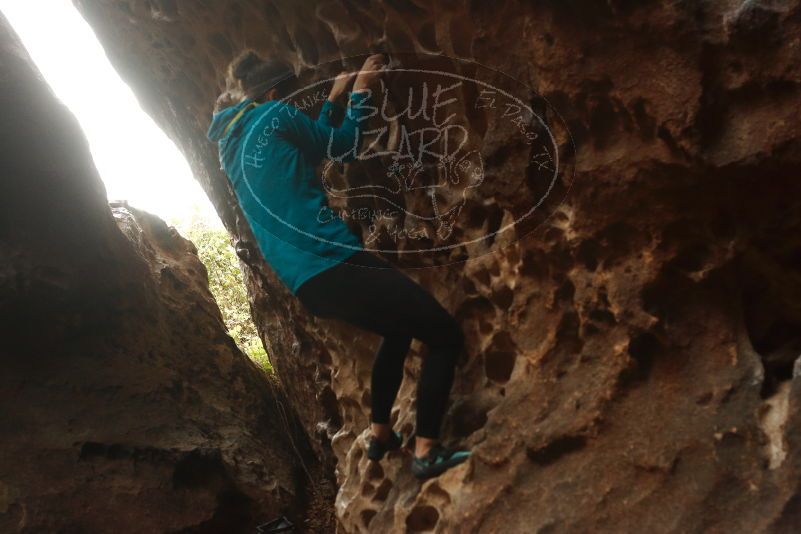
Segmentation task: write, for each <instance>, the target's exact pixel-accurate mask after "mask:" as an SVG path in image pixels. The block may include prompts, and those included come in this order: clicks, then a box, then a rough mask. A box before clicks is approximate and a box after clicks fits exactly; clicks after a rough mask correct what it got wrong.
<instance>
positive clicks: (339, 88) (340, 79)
mask: <svg viewBox="0 0 801 534" xmlns="http://www.w3.org/2000/svg"><path fill="white" fill-rule="evenodd" d="M355 76H356V73H355V72H345V71H343V72H340V73H339V74H338V75H337V77H336V78H334V86H333V87H331V92H330V93H329V94H328V100H330V101H331V102H334V101H336V100H337V99H338V98H339V97H340V96H342V95H343V94H344V93H345V91H346V90H347V89H348V85H350V83H351V82H352V81H353V79H354V77H355Z"/></svg>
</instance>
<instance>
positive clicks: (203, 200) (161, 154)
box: [0, 0, 272, 372]
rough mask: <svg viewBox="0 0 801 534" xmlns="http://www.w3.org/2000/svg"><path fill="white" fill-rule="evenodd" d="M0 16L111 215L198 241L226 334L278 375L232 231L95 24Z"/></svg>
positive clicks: (14, 10)
mask: <svg viewBox="0 0 801 534" xmlns="http://www.w3.org/2000/svg"><path fill="white" fill-rule="evenodd" d="M162 4H163V5H164V6H167V7H169V6H171V5H172V6H174V2H163V3H162ZM0 9H1V10H2V13H3V14H4V15H5V16H6V17H7V18H8V20H9V22H10V23H11V25H12V27H13V28H14V29H15V31H16V32H17V34H18V35H19V37H20V39H21V40H22V42H23V44H24V46H25V48H26V49H27V51H28V53H29V54H30V55H31V57H32V59H33V60H34V62H35V64H36V66H37V67H38V69H39V70H40V72H41V73H42V76H43V77H44V79H45V81H46V82H47V83H48V84H49V86H50V88H51V90H52V91H53V93H54V94H55V95H56V96H57V97H58V98H59V99H60V100H61V101H62V102H63V103H64V104H65V105H66V106H67V107H68V108H69V110H70V111H71V112H72V113H73V115H74V116H75V117H76V119H77V120H78V123H79V124H80V126H81V129H82V130H83V132H84V135H85V137H86V140H87V142H88V144H89V148H90V151H91V154H92V159H93V161H94V164H95V167H96V168H97V171H98V174H99V175H100V178H101V179H102V181H103V184H104V186H105V189H106V195H107V198H108V200H109V202H110V204H111V206H112V208H113V209H117V210H125V209H127V206H129V205H130V206H132V207H134V208H136V209H141V210H144V211H147V212H149V213H152V214H154V215H157V216H158V217H160V218H161V219H162V220H164V221H165V222H166V223H167V224H168V225H170V226H172V227H174V228H175V229H176V230H177V231H178V233H179V234H180V235H181V236H183V237H185V238H187V239H189V240H190V241H192V243H193V244H194V245H195V247H196V249H197V254H198V257H199V258H200V260H201V262H203V264H204V266H205V267H206V271H207V275H208V282H209V289H210V290H211V293H212V295H213V297H214V299H215V301H216V302H217V305H218V307H219V308H220V311H221V313H222V316H223V321H224V323H225V326H226V328H227V330H228V333H229V335H230V336H231V337H232V338H233V339H234V341H235V342H236V344H237V346H238V347H239V348H240V350H242V352H244V353H245V354H247V355H248V356H249V357H250V358H251V359H252V360H253V361H254V362H256V363H257V364H258V365H259V367H260V368H262V369H263V370H265V371H266V372H271V371H272V364H271V362H270V359H269V356H268V355H267V352H266V350H265V347H264V344H263V342H262V340H261V338H260V336H259V334H258V331H257V329H256V326H255V324H254V321H253V318H252V316H251V311H250V305H249V302H248V296H247V289H246V287H245V282H244V278H243V273H242V270H241V267H240V264H239V259H238V256H237V254H236V252H235V250H234V248H233V246H232V243H231V238H230V236H229V234H228V232H227V231H226V229H225V227H224V226H223V224H222V222H221V220H220V217H219V216H218V214H217V212H216V211H215V208H214V206H213V205H212V203H211V202H210V200H209V198H208V196H207V195H206V193H205V191H203V189H202V187H201V186H200V184H199V183H198V182H197V180H196V179H195V177H194V176H193V173H192V170H191V168H190V166H189V163H188V162H187V160H186V158H185V157H184V155H183V154H182V153H181V151H180V150H179V149H178V148H177V146H176V145H175V143H174V142H173V141H172V140H171V139H170V138H169V137H168V136H167V135H166V133H165V132H164V131H163V130H162V129H161V127H160V126H159V125H158V124H157V123H156V122H155V121H154V120H153V119H152V118H151V117H150V115H148V114H147V113H146V112H145V111H144V110H143V109H142V107H141V106H140V103H139V101H138V100H137V98H136V97H135V95H134V93H133V91H132V90H131V88H130V87H129V86H128V85H127V84H126V83H125V82H124V81H123V80H122V78H121V77H120V76H119V74H118V73H117V71H116V70H115V68H114V67H113V66H112V64H111V62H110V60H109V58H108V57H107V56H106V53H105V51H104V49H103V47H102V45H101V44H100V42H99V41H98V39H97V36H96V35H95V33H94V31H93V30H92V28H91V26H90V25H89V24H88V23H87V22H86V21H85V20H84V18H83V17H82V16H81V14H80V13H79V12H78V11H77V9H76V8H75V7H74V6H73V4H72V3H71V2H63V3H53V5H50V6H48V10H50V11H51V13H50V15H51V16H49V17H42V16H41V13H40V11H41V9H40V8H39V7H37V5H36V4H35V3H32V2H21V1H12V0H4V1H3V2H0ZM54 40H56V41H58V42H59V46H53V42H54ZM75 58H80V61H75ZM87 80H91V83H87ZM109 109H113V113H109Z"/></svg>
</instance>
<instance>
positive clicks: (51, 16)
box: [0, 0, 221, 226]
mask: <svg viewBox="0 0 801 534" xmlns="http://www.w3.org/2000/svg"><path fill="white" fill-rule="evenodd" d="M0 11H2V12H3V14H4V15H5V16H6V18H8V20H9V22H10V23H11V25H12V26H13V27H14V29H15V30H16V32H17V34H18V35H19V37H20V39H21V40H22V42H23V43H24V44H25V47H26V48H27V49H28V53H29V54H30V55H31V57H32V58H33V60H34V61H35V62H36V65H37V66H38V67H39V70H40V71H41V72H42V74H43V75H44V77H45V79H46V80H47V81H48V83H49V84H50V86H51V87H52V88H53V91H54V92H55V93H56V95H58V97H59V98H60V99H61V100H62V102H64V103H65V104H66V105H67V107H69V108H70V109H71V110H72V112H73V113H74V114H75V116H76V117H77V118H78V121H79V122H80V124H81V127H82V128H83V131H84V133H85V134H86V137H87V138H88V140H89V146H90V148H91V150H92V157H93V158H94V161H95V166H96V167H97V170H98V171H99V172H100V176H101V178H102V179H103V182H104V183H105V184H106V191H107V193H108V198H109V200H122V199H125V200H128V202H129V203H130V204H131V205H132V206H134V207H136V208H141V209H144V210H146V211H149V212H151V213H155V214H156V215H158V216H160V217H161V218H163V219H165V220H166V221H168V222H170V223H172V222H173V221H176V220H179V219H180V220H186V219H187V218H189V217H191V216H192V215H193V214H196V213H197V214H198V215H199V216H200V217H201V218H202V219H204V220H206V221H207V223H208V224H211V225H215V226H221V223H220V221H219V218H218V217H217V214H216V213H215V211H214V208H213V207H212V205H211V202H209V199H208V197H206V194H205V193H204V192H203V189H202V188H201V187H200V184H198V183H197V181H196V180H195V179H194V177H193V176H192V171H191V170H190V168H189V164H188V163H187V162H186V159H185V158H184V156H183V154H181V152H180V151H179V150H178V148H176V146H175V144H174V143H173V142H172V141H171V140H170V139H169V138H168V137H167V136H166V135H165V134H164V132H163V131H161V129H159V127H158V126H156V124H155V123H154V122H153V120H152V119H151V118H150V116H149V115H147V114H146V113H145V112H144V111H143V110H142V108H141V107H140V106H139V103H138V102H137V100H136V97H135V96H134V94H133V92H132V91H131V89H130V88H129V87H128V86H127V85H126V84H125V83H124V82H123V81H122V79H121V78H120V77H119V75H118V74H117V71H115V70H114V68H113V67H112V66H111V63H110V62H109V60H108V58H107V57H106V54H105V52H104V51H103V48H102V47H101V46H100V43H99V42H98V41H97V38H96V37H95V34H94V32H93V31H92V29H91V28H90V27H89V25H88V24H87V23H86V21H85V20H84V19H83V18H82V17H81V15H80V14H79V13H78V11H77V10H76V9H75V7H73V5H72V2H71V1H70V0H0Z"/></svg>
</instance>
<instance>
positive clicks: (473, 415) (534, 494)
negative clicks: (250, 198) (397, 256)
mask: <svg viewBox="0 0 801 534" xmlns="http://www.w3.org/2000/svg"><path fill="white" fill-rule="evenodd" d="M75 4H76V6H78V8H79V9H80V10H81V12H82V13H83V14H84V16H85V17H86V18H87V20H88V21H89V23H90V24H91V25H92V27H93V28H94V29H95V31H96V33H97V35H98V37H99V39H100V40H101V42H102V43H103V45H104V46H105V48H106V51H107V53H108V55H109V57H110V59H111V61H112V62H113V63H114V65H115V66H116V68H117V69H118V70H119V72H120V73H121V74H122V76H123V77H124V78H125V79H126V80H127V81H128V82H129V83H130V84H131V86H132V87H133V89H134V91H135V92H136V94H137V95H138V97H139V99H140V101H141V102H142V105H143V107H144V108H145V109H146V110H147V111H148V112H149V113H150V114H151V115H152V116H153V117H154V118H155V120H156V121H157V122H158V123H159V124H160V125H161V126H162V128H164V130H165V131H166V132H167V133H168V135H170V136H171V137H172V138H173V139H174V140H175V142H176V143H177V144H178V146H179V147H180V148H181V149H182V150H183V152H184V153H185V154H186V156H187V157H188V158H189V161H190V163H191V165H192V167H193V169H194V170H195V173H196V175H197V177H198V179H199V180H200V182H201V183H202V185H203V186H204V188H205V189H206V191H207V192H208V193H209V195H210V197H211V198H212V199H213V201H214V202H215V205H216V206H217V209H218V211H219V213H220V215H221V216H222V217H223V219H224V221H225V223H226V225H227V227H228V229H229V231H230V232H231V233H232V234H234V235H235V236H236V237H237V238H238V239H239V240H241V241H242V242H252V237H251V236H250V234H249V230H248V228H247V224H246V223H245V222H244V220H243V219H242V217H241V214H239V212H238V210H237V208H236V206H235V202H234V198H233V196H232V194H231V191H230V189H229V188H228V187H227V186H226V179H225V177H224V176H223V175H222V173H221V172H220V170H219V164H218V161H217V154H216V147H215V146H214V145H213V144H211V143H209V142H207V140H206V139H205V130H206V127H207V126H208V123H209V119H210V116H211V112H212V108H213V106H214V104H215V102H217V101H218V99H219V101H220V102H221V103H225V102H229V101H235V100H236V99H237V97H238V96H239V95H237V93H236V91H235V88H234V87H233V86H232V84H231V83H230V80H226V78H225V74H224V68H225V66H226V65H227V64H228V62H229V61H230V60H231V59H232V58H233V57H234V55H236V53H237V52H238V51H239V50H240V49H241V48H243V47H244V46H252V47H255V48H257V49H258V50H260V51H262V52H263V53H270V54H273V55H276V56H278V57H281V58H283V59H286V60H287V61H289V62H290V63H292V64H293V65H294V66H296V67H298V68H300V67H313V66H315V65H318V64H322V63H325V62H328V61H331V60H338V59H341V58H344V57H349V56H352V55H354V54H363V53H366V52H368V51H370V50H371V49H377V48H379V47H380V48H382V49H385V50H388V51H390V52H402V51H404V52H408V51H418V52H432V53H440V54H445V55H448V56H451V57H457V58H464V59H469V60H472V61H475V62H477V63H479V64H482V65H487V66H490V67H492V68H493V69H497V70H498V71H501V72H503V73H505V74H506V75H508V76H510V77H512V78H514V79H516V80H519V81H520V82H521V83H523V84H525V85H527V86H529V87H531V88H532V89H533V90H534V91H536V93H538V94H540V95H542V96H543V97H545V98H546V99H547V100H548V102H550V103H551V104H552V106H553V108H554V109H555V110H557V111H558V113H559V114H560V115H561V116H562V117H563V118H564V121H565V123H566V124H567V126H568V129H569V131H570V133H571V134H572V138H573V141H574V143H575V147H576V153H575V177H574V179H573V180H572V183H568V182H567V180H566V178H565V179H563V180H562V181H561V182H560V183H559V184H557V189H558V190H560V193H563V195H562V197H563V198H564V202H562V203H561V204H558V205H554V206H551V207H550V208H549V209H550V212H551V213H550V215H551V216H550V217H548V218H547V219H544V220H542V221H540V224H539V225H538V226H537V228H536V229H535V230H534V231H532V232H530V233H527V234H526V235H522V234H521V235H512V236H507V237H506V238H504V240H502V242H501V243H498V244H497V246H495V247H494V249H493V250H492V251H491V253H483V252H486V251H482V250H481V249H465V250H459V251H454V254H455V255H457V256H459V257H460V258H461V259H464V255H466V257H467V260H466V261H461V262H459V263H452V264H450V265H444V266H443V265H442V263H443V262H440V263H439V265H440V266H432V267H431V268H429V269H409V270H408V273H409V274H410V276H413V277H414V278H415V279H417V280H418V281H419V282H420V283H421V284H422V285H424V286H425V287H426V288H427V289H429V290H430V291H431V292H432V293H433V294H434V295H435V296H436V297H437V298H438V299H439V300H440V302H442V304H443V305H444V306H445V307H446V308H447V309H448V310H449V311H451V312H452V313H454V314H455V316H456V317H457V318H458V319H459V321H460V323H461V324H462V326H463V328H464V331H465V334H466V337H467V350H466V354H465V362H464V363H463V365H462V366H461V367H460V368H459V371H458V374H457V378H456V383H455V386H454V390H453V397H452V398H453V402H452V405H451V409H450V412H449V417H448V418H447V423H446V425H445V428H444V434H443V436H444V438H445V439H446V441H447V442H449V443H459V444H462V445H467V446H470V447H472V448H473V451H474V455H473V458H472V459H471V460H470V461H469V462H467V463H466V464H465V465H463V466H460V467H458V468H456V469H453V470H451V471H450V472H448V473H447V474H445V475H443V476H441V477H439V478H438V479H436V480H432V481H428V482H426V483H424V484H420V483H418V482H416V481H415V480H414V479H413V478H412V477H411V475H410V474H409V471H408V465H407V462H408V459H404V458H402V457H400V456H392V457H390V458H389V459H388V460H387V461H385V462H383V463H381V464H379V465H376V464H371V463H370V462H368V461H367V459H366V458H365V455H364V439H365V437H366V428H367V425H368V420H369V411H368V410H369V395H370V392H369V372H370V365H371V357H372V353H373V351H374V350H375V348H376V345H377V343H378V341H379V339H378V338H377V337H376V336H374V335H372V334H368V333H365V332H361V331H359V330H357V329H355V328H351V327H348V326H347V325H344V324H341V323H338V322H335V321H327V320H320V319H315V318H313V317H311V316H309V315H308V314H307V313H306V312H305V311H304V310H303V309H302V307H301V306H300V305H299V304H298V303H297V302H296V301H295V300H294V299H293V298H292V297H291V295H289V293H288V292H287V291H286V290H285V289H284V288H283V287H282V286H281V285H280V283H279V282H278V280H277V279H276V278H275V276H274V274H273V273H272V272H271V271H270V269H269V267H267V266H266V265H265V264H264V263H263V262H262V261H261V260H260V259H259V258H258V257H256V256H254V255H251V256H250V257H247V256H246V255H245V254H244V253H243V258H245V263H246V264H247V265H246V271H247V272H246V275H247V283H248V286H249V290H250V295H251V299H252V306H253V309H254V313H255V316H256V320H257V323H258V326H259V328H260V331H261V333H262V335H263V337H264V339H265V340H266V342H267V345H268V351H269V353H270V355H271V357H272V358H273V361H274V363H275V366H276V368H277V370H278V375H279V377H280V379H281V381H282V383H283V384H284V385H285V387H286V389H287V391H288V395H289V399H290V400H291V402H292V404H293V405H294V406H295V407H296V409H297V410H298V411H299V413H300V417H301V419H302V421H303V425H304V427H305V428H306V430H307V432H308V434H309V435H310V436H311V437H312V439H313V441H314V446H315V450H316V452H317V455H318V456H319V457H320V458H322V459H323V461H324V462H326V465H327V466H328V467H329V469H334V466H336V467H335V469H336V478H337V481H338V484H339V491H338V495H337V499H336V513H337V517H338V520H339V525H340V530H341V531H342V532H365V531H371V532H402V531H410V532H504V533H506V532H542V533H544V532H549V533H555V532H587V531H592V532H743V533H745V532H748V533H750V532H795V531H798V530H799V528H801V494H800V493H799V491H800V490H801V463H800V462H801V460H799V459H800V458H801V454H799V446H801V413H799V401H801V393H800V392H799V391H800V390H799V380H798V378H797V375H798V374H799V372H801V371H799V366H798V365H796V362H797V358H798V356H799V355H801V345H800V344H799V343H800V342H801V307H799V302H801V275H799V270H801V240H800V239H799V235H801V233H800V232H799V229H801V221H800V220H799V218H800V217H801V216H800V215H799V213H801V211H800V210H799V208H801V206H800V205H799V204H801V181H800V180H799V176H801V173H800V172H799V170H800V169H799V155H798V154H799V153H800V152H799V149H800V148H801V146H800V143H799V135H800V134H801V132H799V129H800V128H801V126H800V125H801V122H800V121H799V117H800V116H801V98H799V97H800V96H801V95H800V94H799V91H801V86H800V85H799V84H800V83H801V67H800V66H799V61H800V60H799V58H801V54H799V50H801V7H800V6H799V2H798V1H788V2H768V1H745V2H704V3H693V2H646V3H632V2H618V1H611V2H605V3H599V2H590V1H572V2H557V1H544V2H522V1H519V2H515V1H507V2H477V1H473V2H466V1H441V2H422V1H412V0H393V1H387V2H378V1H358V2H357V1H325V2H306V1H303V2H295V1H292V2H290V1H274V2H268V1H257V0H251V1H219V2H216V1H215V2H211V1H199V0H197V1H191V2H190V1H188V0H183V1H182V0H169V1H168V0H151V1H149V2H138V1H124V0H76V1H75ZM356 66H357V65H354V64H352V62H350V61H343V62H342V67H349V68H354V67H356ZM326 74H330V73H326ZM466 123H467V124H468V125H469V127H470V128H471V132H472V133H474V134H475V135H476V136H478V137H479V138H480V140H481V143H480V147H481V151H482V156H483V159H484V162H485V171H486V175H487V177H488V178H491V180H492V184H494V188H493V189H492V191H491V193H490V194H488V195H485V197H484V198H483V203H481V204H480V205H469V206H466V207H467V209H468V211H469V210H471V209H474V208H475V209H478V214H479V216H477V217H472V218H466V219H465V220H463V221H461V222H460V225H461V226H460V228H461V231H463V232H465V234H466V235H467V234H470V233H471V232H477V231H483V229H485V227H484V225H486V224H491V225H496V226H497V225H498V224H499V222H498V221H505V220H507V219H508V217H509V216H510V214H511V213H512V212H513V211H514V209H515V206H516V205H518V204H520V203H522V204H530V203H531V201H533V200H534V199H535V198H536V195H537V194H538V192H537V190H536V189H537V184H531V183H528V184H527V183H526V182H525V181H524V182H523V184H522V185H521V180H520V177H521V175H524V174H525V173H526V172H528V171H529V170H530V169H529V168H527V164H526V162H527V161H529V156H530V154H528V152H527V150H528V149H527V147H525V146H521V145H520V144H519V143H515V142H514V139H513V137H512V136H513V133H514V132H512V131H510V130H508V129H504V128H488V127H487V124H488V123H487V122H486V121H484V122H482V120H481V117H480V116H476V115H471V116H470V117H467V121H466ZM482 124H483V128H482ZM359 168H360V167H359V165H351V166H349V167H348V169H346V176H347V177H348V179H350V180H357V179H358V178H359V176H360V174H359V172H360V171H359ZM406 200H408V203H409V204H412V203H413V202H414V201H413V199H411V198H408V199H406ZM477 206H478V207H477ZM488 221H489V222H488ZM361 230H362V231H364V230H365V229H364V228H361ZM244 248H245V247H244V246H243V250H244ZM393 261H398V260H393ZM398 264H399V265H400V266H402V267H403V266H404V265H403V263H401V262H398ZM413 348H414V350H413V352H412V354H411V356H410V358H409V361H408V365H407V377H406V380H405V381H404V384H403V386H402V390H401V393H400V396H399V400H398V403H397V404H396V409H395V412H394V414H393V417H394V419H395V421H396V428H399V429H402V430H404V431H407V432H408V431H409V430H410V429H411V426H412V424H413V420H414V384H415V379H416V378H417V376H418V374H419V359H420V357H421V356H422V357H424V356H425V349H424V348H422V347H420V346H419V345H415V346H414V347H413Z"/></svg>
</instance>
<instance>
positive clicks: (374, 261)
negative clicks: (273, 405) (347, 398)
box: [298, 252, 463, 456]
mask: <svg viewBox="0 0 801 534" xmlns="http://www.w3.org/2000/svg"><path fill="white" fill-rule="evenodd" d="M354 264H356V265H354ZM298 297H299V298H300V299H301V301H302V302H303V303H304V305H305V306H306V308H307V309H309V310H310V311H311V312H312V313H315V314H316V315H321V316H323V317H330V318H335V319H340V320H344V321H346V322H349V323H351V324H354V325H356V326H358V327H361V328H364V329H366V330H370V331H373V332H376V333H379V334H381V335H383V336H384V337H385V338H396V337H404V338H411V337H414V338H417V339H419V340H421V341H422V342H423V343H425V344H426V345H427V346H428V347H429V352H428V355H427V356H426V357H425V359H424V362H423V367H422V372H421V378H420V382H419V383H418V388H417V428H416V432H415V433H416V434H417V435H418V436H419V437H420V439H416V440H415V442H416V446H415V449H416V450H415V452H416V453H417V455H418V456H421V455H423V454H425V453H426V452H427V450H428V449H429V448H430V447H431V446H432V445H433V444H434V443H435V441H436V440H437V439H438V438H439V431H440V425H441V422H442V419H443V416H444V414H445V411H446V409H447V401H448V396H449V394H450V389H451V386H452V383H453V375H454V367H455V365H456V361H457V359H458V356H459V352H460V351H461V349H462V345H463V335H462V332H461V329H460V327H459V325H458V323H457V322H456V321H455V320H454V319H453V317H452V316H451V315H450V314H449V313H448V312H447V310H445V309H444V308H443V307H442V306H441V305H440V304H439V302H437V300H436V299H435V298H434V297H433V296H432V295H431V294H430V293H428V292H427V291H426V290H425V289H424V288H423V287H421V286H420V285H419V284H417V283H416V282H415V281H414V280H412V279H411V278H409V277H408V276H406V275H405V274H404V273H402V272H401V271H399V270H397V269H395V268H394V267H392V266H391V265H390V264H389V263H387V262H385V261H384V260H382V259H381V258H379V257H377V256H374V255H372V254H369V253H366V252H359V253H356V254H354V256H352V258H351V259H350V260H349V262H348V263H342V264H340V265H337V266H335V267H333V268H331V269H329V270H328V271H325V272H323V273H321V274H319V275H317V276H316V277H313V278H312V279H310V280H309V281H307V282H306V284H304V285H303V286H302V287H301V288H300V290H299V291H298ZM394 364H395V365H397V366H399V367H394V368H392V367H391V368H390V372H393V370H394V373H395V374H394V376H398V375H397V374H396V373H397V370H398V369H400V370H401V371H402V363H400V364H399V363H398V361H397V360H395V362H394ZM401 376H402V374H401ZM393 383H394V382H393ZM374 394H375V393H374ZM378 394H379V397H380V396H381V395H382V393H381V392H379V393H378ZM392 394H393V400H394V395H395V394H397V390H395V389H393V390H392ZM390 407H391V405H390ZM382 409H383V410H386V404H384V405H383V408H382ZM384 414H386V411H385V412H384ZM377 415H378V417H379V419H383V418H384V417H382V414H381V413H379V414H377ZM387 419H388V418H387Z"/></svg>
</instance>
